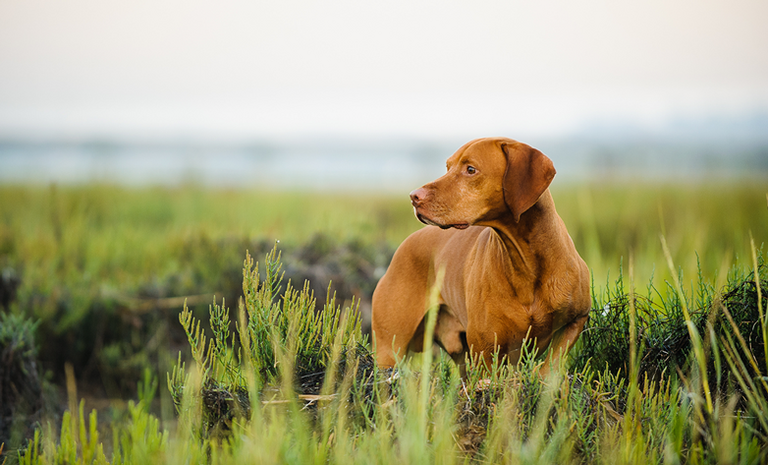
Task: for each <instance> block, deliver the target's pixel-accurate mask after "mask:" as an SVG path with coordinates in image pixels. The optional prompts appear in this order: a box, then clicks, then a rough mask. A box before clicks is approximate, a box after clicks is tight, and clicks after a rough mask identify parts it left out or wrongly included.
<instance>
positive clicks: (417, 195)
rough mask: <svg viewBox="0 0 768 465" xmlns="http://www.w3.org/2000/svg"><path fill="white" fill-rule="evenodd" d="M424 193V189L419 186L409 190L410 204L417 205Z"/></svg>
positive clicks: (422, 198)
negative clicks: (411, 190)
mask: <svg viewBox="0 0 768 465" xmlns="http://www.w3.org/2000/svg"><path fill="white" fill-rule="evenodd" d="M426 193H427V192H426V189H424V188H423V187H419V188H418V189H416V190H415V191H413V192H411V205H413V206H414V207H418V206H419V204H420V203H421V201H422V200H424V196H425V195H426Z"/></svg>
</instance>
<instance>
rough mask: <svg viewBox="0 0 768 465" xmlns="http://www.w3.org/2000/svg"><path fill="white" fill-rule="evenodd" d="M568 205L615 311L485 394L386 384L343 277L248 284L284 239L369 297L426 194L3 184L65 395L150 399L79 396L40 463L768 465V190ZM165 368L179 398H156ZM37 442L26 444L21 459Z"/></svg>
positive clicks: (27, 300) (410, 369)
mask: <svg viewBox="0 0 768 465" xmlns="http://www.w3.org/2000/svg"><path fill="white" fill-rule="evenodd" d="M553 195H554V197H555V201H556V203H557V206H558V211H559V212H560V214H561V216H562V217H563V219H564V221H565V223H566V225H567V226H568V229H569V232H570V233H571V235H572V237H573V239H574V242H575V243H576V246H577V249H578V250H579V251H580V252H581V254H582V256H583V257H584V258H585V259H586V261H587V263H588V264H589V265H590V268H591V269H592V272H593V282H594V286H593V297H594V308H596V309H598V311H596V312H593V317H592V321H591V322H590V324H589V325H590V326H589V328H588V330H587V331H586V332H585V334H584V338H583V339H582V341H581V342H580V343H579V344H578V345H577V347H576V348H575V349H574V351H573V357H571V359H570V365H569V366H567V367H563V368H564V369H563V370H562V371H560V372H557V373H553V374H552V375H551V377H548V378H544V379H542V377H540V376H539V375H538V373H537V368H536V366H537V363H538V361H537V360H535V359H533V358H532V357H528V358H525V359H524V360H523V362H522V365H521V366H520V367H518V369H515V368H514V367H506V366H504V365H500V366H498V367H496V368H495V369H494V371H493V373H492V376H491V379H492V382H491V383H490V384H487V383H485V382H481V381H480V376H481V375H480V371H479V370H474V369H470V370H469V375H468V377H467V378H466V379H464V380H462V379H460V378H459V376H458V373H456V370H455V368H454V367H453V365H452V363H451V362H450V361H449V360H447V359H445V358H442V357H438V358H437V359H435V360H430V359H429V355H428V356H427V357H423V358H421V359H419V358H415V359H414V360H413V361H411V362H410V363H407V364H405V365H402V366H401V367H399V369H398V372H397V375H396V376H392V374H391V373H378V372H376V371H375V370H370V369H368V368H367V367H368V366H369V365H366V364H370V351H371V349H370V347H369V346H368V345H367V343H366V341H365V339H364V338H363V336H362V335H361V334H359V327H358V326H357V324H358V323H357V320H356V319H354V318H347V319H346V320H343V321H345V322H346V323H344V324H343V325H342V327H343V328H345V329H344V330H343V331H340V330H337V329H334V328H333V326H332V324H331V323H329V322H331V321H337V322H338V321H341V320H339V319H338V317H339V315H353V314H354V308H355V305H353V303H352V302H351V301H345V300H344V299H341V300H339V301H338V304H337V302H333V301H331V300H328V305H326V306H325V312H324V313H320V314H315V313H313V312H311V311H310V308H311V307H312V305H311V302H312V292H313V291H312V289H316V291H315V294H316V295H317V293H318V292H320V289H327V284H328V283H327V282H320V283H315V282H313V283H312V284H313V286H318V287H314V288H304V287H301V286H298V287H293V285H292V286H291V287H290V289H291V290H290V292H287V294H286V291H288V289H289V287H288V282H287V281H284V282H282V283H281V285H274V286H273V285H269V286H267V289H271V291H270V296H269V298H267V296H266V295H264V294H263V293H264V292H266V291H264V289H265V288H264V287H263V286H262V287H259V285H258V283H259V282H263V281H266V282H268V283H269V282H273V281H272V280H273V279H275V278H276V277H277V273H276V272H275V270H274V269H273V270H272V271H271V272H270V271H269V269H270V268H269V267H264V266H262V267H261V268H256V267H254V266H253V264H252V263H251V262H249V261H248V259H246V263H245V266H241V265H243V257H244V256H245V250H246V249H248V250H250V251H251V252H252V253H253V254H254V255H255V256H257V257H263V256H265V254H266V253H267V252H268V251H269V250H270V249H271V248H272V245H273V244H274V239H280V240H281V242H280V248H281V250H283V251H284V261H285V264H286V272H287V273H288V274H289V276H291V273H294V274H293V276H296V281H295V282H292V283H293V284H295V285H300V284H301V281H302V280H300V279H298V276H309V275H307V274H306V272H307V270H312V269H314V268H316V266H315V265H316V264H317V263H322V264H324V265H326V268H334V269H336V270H337V271H338V270H341V271H338V273H337V275H338V276H339V277H344V276H347V275H348V276H360V275H365V274H366V273H368V274H367V275H366V276H369V279H368V281H365V282H363V281H354V280H352V279H349V281H350V282H351V283H352V284H351V285H350V286H348V287H349V288H350V289H352V288H357V289H363V288H365V286H367V285H368V284H366V283H367V282H370V280H371V279H373V278H374V277H375V275H376V271H375V270H376V269H383V267H384V266H386V263H387V260H388V256H389V255H388V254H390V253H391V250H392V248H393V247H394V246H396V245H397V244H398V243H399V242H400V240H402V238H404V237H405V236H406V235H407V234H408V233H409V232H411V231H413V230H415V229H417V228H419V227H420V225H419V224H418V223H417V222H416V221H415V220H414V219H413V218H412V214H411V212H410V208H409V206H408V202H407V199H405V200H404V199H392V198H385V197H375V196H359V197H354V198H350V197H348V196H342V195H331V194H327V195H317V194H309V193H306V194H305V193H281V194H278V193H262V192H247V191H202V190H198V189H196V188H194V187H185V188H182V189H141V190H130V189H121V188H116V187H109V186H88V187H66V188H65V187H59V188H50V189H41V188H33V187H23V186H17V187H13V186H11V187H9V186H5V187H0V218H2V222H0V268H2V269H3V270H11V271H12V272H8V273H4V274H3V276H17V277H18V281H19V283H20V284H19V285H18V287H17V288H15V294H16V295H15V298H14V299H12V301H9V303H7V304H5V303H3V305H4V306H5V307H6V308H5V311H6V312H7V313H9V314H13V315H23V316H24V317H26V318H30V319H31V321H35V323H34V324H35V325H36V326H35V327H34V328H35V335H36V336H37V344H38V347H39V351H38V353H39V356H40V358H41V361H42V363H43V364H44V366H46V368H48V370H49V371H50V373H49V374H48V375H47V376H46V378H47V379H48V380H49V381H50V382H53V383H54V384H56V383H58V384H62V385H63V384H64V383H63V382H64V380H65V379H66V376H65V373H64V371H63V369H62V367H63V365H64V362H66V361H69V362H70V363H72V364H73V366H74V372H75V376H77V378H78V379H79V380H80V384H81V387H83V386H85V387H86V388H87V389H88V388H89V387H88V384H89V383H90V384H91V386H90V388H89V389H91V390H93V389H103V391H104V392H106V393H107V395H108V396H109V397H134V396H136V393H137V392H138V393H139V394H140V395H139V400H138V401H134V402H132V403H131V404H130V405H129V406H128V407H127V408H126V409H125V410H122V411H121V412H122V413H114V410H110V411H108V412H107V418H106V420H105V419H104V415H100V416H99V415H97V414H95V413H93V414H91V415H90V416H87V415H86V414H85V411H84V407H79V408H78V406H77V405H78V402H77V398H76V396H71V397H73V399H71V401H70V407H69V408H68V409H67V412H69V413H66V414H65V415H64V417H63V418H61V421H59V420H54V421H53V422H51V423H48V422H42V423H41V428H40V429H38V432H37V433H36V436H35V437H32V436H28V437H29V438H30V439H31V442H30V445H29V448H28V449H26V452H24V453H23V454H22V456H21V460H22V461H23V462H24V463H51V462H63V461H68V462H70V463H75V462H78V463H94V462H99V463H101V462H110V463H157V462H163V463H175V462H185V463H188V462H190V461H194V462H200V461H211V462H218V463H231V462H234V461H241V460H246V459H247V460H248V461H254V460H258V461H260V462H264V463H269V462H281V463H284V462H298V463H307V462H326V463H327V462H344V463H347V462H365V463H371V462H385V461H387V462H391V461H392V460H400V461H407V462H419V463H422V462H441V463H455V462H465V461H472V462H481V463H486V462H487V463H497V462H504V463H528V462H536V463H540V462H546V463H566V462H568V463H570V462H579V463H585V462H588V463H639V462H642V463H644V462H656V463H658V462H665V463H680V462H686V463H760V462H761V461H763V462H764V461H765V460H766V450H765V446H764V444H765V443H766V442H768V441H766V432H768V428H766V417H765V412H766V411H768V405H765V404H766V399H768V390H766V388H765V385H764V383H765V381H764V380H765V378H764V377H763V376H764V374H766V373H768V366H766V362H765V360H766V357H765V345H764V343H763V341H764V340H765V337H764V336H765V334H764V333H765V314H766V312H765V307H766V306H765V295H766V293H765V291H764V286H765V285H766V284H768V283H766V284H760V285H758V284H757V283H758V282H760V281H759V280H757V281H756V280H755V279H754V276H755V271H754V270H756V269H760V270H761V271H760V272H759V273H757V275H760V276H762V279H763V280H765V279H766V278H765V268H764V267H763V268H760V267H761V264H760V263H761V262H760V260H761V258H760V257H761V256H762V254H761V253H760V244H761V243H762V242H763V241H764V240H765V238H766V237H768V222H766V221H765V216H766V214H767V213H766V202H765V200H766V197H765V187H764V186H760V185H748V184H746V185H728V184H724V185H692V186H681V185H676V186H669V185H666V186H612V185H610V184H605V185H587V186H574V187H569V186H562V187H558V188H555V189H554V190H553ZM318 233H320V234H321V235H320V236H318V235H317V234H318ZM750 233H751V235H752V237H753V238H754V241H755V242H756V247H755V248H752V246H751V244H750ZM660 235H662V236H663V238H664V241H662V240H661V239H660ZM665 243H666V248H665V247H664V244H665ZM753 250H756V252H755V254H754V256H755V258H754V259H753V257H752V254H753ZM297 257H298V258H297ZM318 257H320V258H318ZM323 257H334V260H330V259H327V258H323ZM360 257H364V259H363V258H360ZM292 260H293V261H294V262H292ZM313 260H314V261H313ZM318 260H319V261H318ZM323 260H325V261H323ZM266 261H267V262H268V263H272V264H273V265H271V266H277V265H275V264H276V263H278V261H277V260H276V257H275V256H272V258H271V259H268V260H266ZM734 263H736V266H735V267H733V266H732V265H733V264H734ZM369 268H370V270H368V269H369ZM296 270H303V272H305V273H304V275H302V274H301V273H298V272H297V271H296ZM345 270H348V271H345ZM365 270H368V271H365ZM243 271H245V274H244V273H243ZM256 273H259V276H260V279H257V278H256ZM750 273H752V275H750ZM313 276H314V277H319V276H320V275H313ZM323 276H325V275H323ZM310 277H312V276H310ZM243 278H245V279H243ZM243 281H244V282H243ZM313 281H316V280H315V279H313ZM321 281H322V280H321ZM4 282H5V281H4ZM373 282H375V279H374V280H373ZM750 283H752V284H750ZM241 286H243V287H241ZM278 288H279V292H278ZM214 293H216V294H217V295H218V296H219V299H217V301H216V302H215V303H214V304H213V305H211V306H210V310H209V312H206V307H207V305H205V304H207V303H210V302H211V301H212V299H213V296H212V295H213V294H214ZM260 293H261V294H260ZM240 294H243V295H245V297H246V298H245V299H244V301H243V305H242V307H241V306H239V305H236V306H235V307H234V309H235V310H232V312H231V313H230V307H228V306H227V304H229V305H230V306H231V305H232V304H236V303H237V302H238V300H237V297H238V295H240ZM222 295H223V296H225V297H226V299H225V301H222V300H221V296H222ZM185 296H186V297H188V302H189V306H188V307H185V309H184V311H183V312H182V313H181V314H182V316H183V318H182V322H181V324H180V322H179V321H178V315H179V313H178V310H180V309H181V308H180V307H182V302H183V297H185ZM249 296H250V297H249ZM176 297H182V299H181V300H178V299H176V300H174V299H175V298H176ZM324 300H326V299H325V298H324V297H323V298H322V299H321V302H322V301H324ZM356 303H357V302H355V304H356ZM278 304H279V305H278ZM177 309H178V310H177ZM318 318H319V320H318ZM323 318H326V319H327V322H326V323H324V324H320V321H325V320H323ZM310 323H311V324H310ZM198 325H199V326H198ZM198 327H199V328H201V329H200V331H197V330H196V328H198ZM317 328H322V329H320V330H319V332H316V331H317ZM185 330H186V334H185ZM737 330H738V331H737ZM313 331H315V332H313ZM299 335H301V336H299ZM337 335H341V336H339V337H336V336H337ZM189 336H191V339H190V338H189ZM203 338H205V341H207V342H205V343H204V344H202V341H203ZM179 350H182V352H183V359H178V361H177V363H176V364H174V363H173V360H174V359H175V358H176V357H175V354H176V353H178V351H179ZM342 361H343V363H340V362H342ZM174 366H175V368H174ZM182 366H183V367H184V368H183V369H182ZM355 366H357V368H356V369H349V368H350V367H355ZM187 367H188V368H187ZM361 367H362V368H361ZM147 368H149V371H146V369H147ZM144 373H149V375H148V376H144ZM166 373H168V374H170V385H171V389H170V390H166V389H159V390H157V391H156V392H155V391H153V390H152V389H151V386H153V385H156V383H157V379H164V378H165V376H166ZM307 375H311V376H309V377H307V378H302V377H303V376H307ZM73 379H74V378H73ZM302 380H304V381H302ZM307 380H309V381H307ZM94 384H95V385H96V386H97V388H94V387H93V385H94ZM139 385H140V386H141V388H140V389H139ZM81 391H82V389H81ZM70 392H71V391H70ZM171 393H173V395H171ZM206 393H207V395H208V397H206ZM134 398H135V397H134ZM153 399H154V400H153ZM158 402H159V404H160V406H161V408H159V409H158ZM81 405H82V404H81ZM173 405H176V406H177V408H178V415H174V414H173V413H172V410H171V409H172V408H173V407H172V406H173ZM206 409H207V410H206ZM81 410H82V413H81ZM110 412H112V413H110ZM110 416H111V417H112V418H109V417H110ZM99 418H101V420H99ZM45 424H48V425H49V426H45ZM52 425H58V426H57V427H54V426H52ZM20 446H22V444H21V443H18V442H16V443H15V444H6V450H8V449H9V448H10V449H11V452H10V453H11V455H10V456H9V457H11V459H13V457H15V456H16V452H15V449H17V448H18V447H20ZM57 457H58V458H57Z"/></svg>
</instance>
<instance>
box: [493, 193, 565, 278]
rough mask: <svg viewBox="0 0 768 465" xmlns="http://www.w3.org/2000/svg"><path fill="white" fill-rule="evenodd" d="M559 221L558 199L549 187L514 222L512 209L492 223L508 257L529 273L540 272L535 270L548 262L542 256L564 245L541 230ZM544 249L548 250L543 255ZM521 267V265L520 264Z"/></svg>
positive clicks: (549, 254)
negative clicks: (543, 261)
mask: <svg viewBox="0 0 768 465" xmlns="http://www.w3.org/2000/svg"><path fill="white" fill-rule="evenodd" d="M558 221H560V219H559V217H558V216H557V211H556V210H555V202H554V201H553V200H552V195H551V194H550V193H549V189H547V190H546V191H544V193H543V194H542V195H541V197H540V198H539V200H538V201H537V202H536V203H535V204H534V205H533V206H532V207H531V208H530V209H528V210H527V211H525V212H524V213H523V214H522V215H520V221H515V219H514V217H513V215H512V212H509V214H508V215H504V216H502V217H500V218H499V219H498V220H497V221H494V222H493V223H492V224H489V226H490V227H492V228H493V229H494V230H495V231H496V233H497V234H498V235H499V237H500V238H501V240H502V241H503V243H504V245H505V247H506V249H507V252H508V253H509V257H510V259H511V260H512V262H513V264H515V265H522V269H527V270H528V271H529V272H530V273H533V274H538V273H539V270H538V269H536V268H538V267H541V266H542V265H544V266H546V264H543V263H541V262H542V255H543V256H553V254H552V252H554V251H555V250H556V249H558V248H560V247H562V246H563V244H560V243H559V240H558V238H556V237H552V235H550V234H542V233H541V232H542V231H552V230H553V229H552V223H553V222H558ZM543 249H548V251H549V253H544V254H542V253H541V251H542V250H543ZM517 269H521V267H519V266H518V267H517Z"/></svg>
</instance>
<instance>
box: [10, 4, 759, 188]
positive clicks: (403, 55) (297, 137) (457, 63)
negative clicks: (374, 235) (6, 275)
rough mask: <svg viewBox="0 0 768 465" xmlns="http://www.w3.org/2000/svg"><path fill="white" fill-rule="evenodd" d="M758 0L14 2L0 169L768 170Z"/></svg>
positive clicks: (263, 173)
mask: <svg viewBox="0 0 768 465" xmlns="http://www.w3.org/2000/svg"><path fill="white" fill-rule="evenodd" d="M766 20H768V5H767V4H766V3H765V2H762V1H756V0H730V1H725V0H714V1H707V2H700V1H675V2H669V1H647V2H640V3H637V2H633V3H626V2H610V1H601V0H587V1H582V2H567V1H554V2H538V3H531V2H509V1H487V2H481V3H469V2H422V1H419V2H413V1H402V2H401V1H395V2H386V3H371V2H354V1H331V2H314V1H307V0H295V1H283V2H253V1H241V2H240V1H228V2H216V3H214V2H186V1H180V0H167V1H163V2H156V1H145V0H139V1H132V2H129V3H121V2H112V1H108V2H103V1H95V0H72V1H67V2H54V3H51V2H45V1H37V0H33V1H20V0H2V1H0V182H2V183H18V182H29V181H31V182H35V183H50V182H56V183H82V182H89V181H99V182H108V183H118V184H125V185H147V184H149V185H157V184H160V185H178V184H182V183H189V182H192V183H196V184H204V185H209V186H219V187H249V188H270V189H272V188H303V189H309V190H317V189H323V190H350V189H366V190H370V191H376V192H380V191H390V192H405V193H407V192H409V191H410V190H411V189H413V188H415V187H418V186H419V185H421V184H423V183H424V182H426V181H428V180H431V179H432V178H433V177H435V176H436V175H438V174H440V173H441V172H442V171H443V170H444V163H443V161H444V160H445V158H447V157H448V156H449V155H450V154H451V153H453V151H454V150H455V149H456V148H458V147H459V146H460V145H462V144H463V143H464V142H466V141H467V140H470V139H473V138H476V137H483V136H498V135H500V136H507V137H512V138H515V139H518V140H521V141H523V142H527V143H529V144H531V145H533V146H536V147H538V148H540V149H541V150H542V151H544V152H545V153H546V154H548V155H549V156H550V157H551V158H552V159H553V160H554V161H555V165H556V167H557V168H558V177H559V179H560V180H563V179H565V180H575V181H580V180H584V179H597V180H604V179H606V178H607V177H608V178H615V177H619V178H621V177H631V178H638V177H640V178H642V177H645V178H652V179H659V178H663V179H671V180H689V179H701V178H702V177H705V178H712V177H716V178H724V177H725V178H728V177H730V178H733V177H743V176H751V177H762V178H763V179H765V178H766V173H768V148H766V147H768V28H766V27H765V23H766Z"/></svg>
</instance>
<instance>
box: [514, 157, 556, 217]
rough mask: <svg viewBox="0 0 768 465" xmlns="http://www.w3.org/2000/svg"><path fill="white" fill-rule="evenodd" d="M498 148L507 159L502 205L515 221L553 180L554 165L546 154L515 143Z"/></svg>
mask: <svg viewBox="0 0 768 465" xmlns="http://www.w3.org/2000/svg"><path fill="white" fill-rule="evenodd" d="M501 149H502V150H503V151H504V153H505V154H506V156H507V171H506V172H505V173H504V181H503V185H502V187H503V188H504V202H506V204H507V206H508V207H509V209H510V210H511V211H512V215H513V216H514V217H515V221H516V222H517V221H520V215H522V214H523V213H524V212H525V211H526V210H528V209H529V208H531V207H532V206H533V204H535V203H536V202H537V201H538V200H539V197H541V194H543V193H544V191H545V190H547V187H549V184H550V183H551V182H552V178H554V177H555V166H554V165H553V164H552V160H550V159H549V157H547V156H546V155H544V154H543V153H541V152H540V151H538V150H536V149H535V148H533V147H530V146H528V145H526V144H521V143H519V142H505V143H502V144H501Z"/></svg>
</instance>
